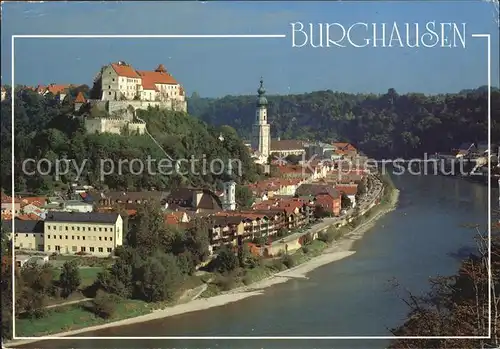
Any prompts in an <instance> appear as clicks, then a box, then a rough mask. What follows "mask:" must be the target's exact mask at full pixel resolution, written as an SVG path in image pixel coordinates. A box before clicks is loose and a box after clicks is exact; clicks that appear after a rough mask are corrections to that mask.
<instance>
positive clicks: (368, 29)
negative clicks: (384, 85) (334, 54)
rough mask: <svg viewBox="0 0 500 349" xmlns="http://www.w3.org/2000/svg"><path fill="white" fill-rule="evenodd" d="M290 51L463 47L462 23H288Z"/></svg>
mask: <svg viewBox="0 0 500 349" xmlns="http://www.w3.org/2000/svg"><path fill="white" fill-rule="evenodd" d="M290 25H291V27H292V47H314V48H328V47H348V46H351V47H356V48H362V47H463V48H465V27H466V24H465V23H460V24H457V23H452V22H447V23H436V22H434V21H433V22H427V23H401V24H398V23H396V22H394V23H393V24H388V23H362V22H358V23H354V24H352V25H349V26H344V25H342V24H340V23H306V24H304V23H302V22H295V23H290Z"/></svg>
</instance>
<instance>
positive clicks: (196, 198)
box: [165, 188, 222, 214]
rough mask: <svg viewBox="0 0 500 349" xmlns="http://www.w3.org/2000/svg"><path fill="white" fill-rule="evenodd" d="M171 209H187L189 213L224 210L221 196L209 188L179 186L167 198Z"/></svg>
mask: <svg viewBox="0 0 500 349" xmlns="http://www.w3.org/2000/svg"><path fill="white" fill-rule="evenodd" d="M165 202H166V204H165V208H166V209H167V210H170V211H186V213H188V214H204V213H216V212H220V211H222V202H221V198H220V197H219V196H218V195H216V194H215V193H214V192H212V191H211V190H208V189H199V188H177V189H173V190H172V191H171V192H170V193H169V194H168V196H167V197H166V199H165Z"/></svg>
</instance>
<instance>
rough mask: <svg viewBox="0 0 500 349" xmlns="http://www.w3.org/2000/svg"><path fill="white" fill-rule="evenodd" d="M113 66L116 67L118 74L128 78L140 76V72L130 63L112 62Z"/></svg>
mask: <svg viewBox="0 0 500 349" xmlns="http://www.w3.org/2000/svg"><path fill="white" fill-rule="evenodd" d="M111 67H112V68H113V69H114V71H115V72H116V74H118V76H124V77H127V78H134V79H138V78H140V76H139V74H138V73H137V72H136V71H135V69H134V68H132V66H130V65H126V64H118V63H111Z"/></svg>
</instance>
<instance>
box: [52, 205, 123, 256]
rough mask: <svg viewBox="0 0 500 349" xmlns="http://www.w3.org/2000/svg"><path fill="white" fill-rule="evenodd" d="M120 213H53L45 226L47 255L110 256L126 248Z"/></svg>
mask: <svg viewBox="0 0 500 349" xmlns="http://www.w3.org/2000/svg"><path fill="white" fill-rule="evenodd" d="M124 233H125V232H124V231H123V219H122V217H121V216H120V215H119V214H118V213H97V212H93V213H80V212H49V214H48V215H47V218H46V219H45V224H44V251H45V252H47V253H61V254H77V253H78V254H90V255H95V256H101V257H105V256H109V255H110V254H112V253H113V251H114V250H115V248H116V247H118V246H121V245H122V244H123V235H124Z"/></svg>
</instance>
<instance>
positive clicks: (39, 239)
mask: <svg viewBox="0 0 500 349" xmlns="http://www.w3.org/2000/svg"><path fill="white" fill-rule="evenodd" d="M2 223H3V224H2V225H3V229H5V231H6V232H8V233H9V238H10V239H12V237H13V236H14V247H15V248H16V249H20V250H34V251H44V243H43V241H44V234H43V232H44V223H43V221H42V220H19V219H16V220H15V221H14V224H13V223H12V220H6V221H3V222H2ZM12 233H14V235H12Z"/></svg>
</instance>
